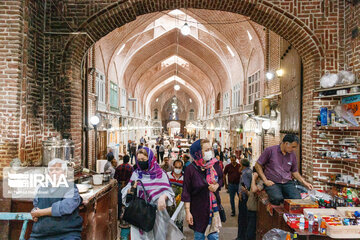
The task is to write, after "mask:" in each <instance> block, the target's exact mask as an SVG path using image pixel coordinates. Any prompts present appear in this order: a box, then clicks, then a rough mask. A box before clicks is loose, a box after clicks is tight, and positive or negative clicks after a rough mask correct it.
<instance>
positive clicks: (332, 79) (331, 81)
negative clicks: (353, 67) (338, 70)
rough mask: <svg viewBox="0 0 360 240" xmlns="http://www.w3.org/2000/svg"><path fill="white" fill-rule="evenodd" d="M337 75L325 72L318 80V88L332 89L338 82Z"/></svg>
mask: <svg viewBox="0 0 360 240" xmlns="http://www.w3.org/2000/svg"><path fill="white" fill-rule="evenodd" d="M338 79H339V78H338V75H337V74H334V73H332V74H330V73H329V72H326V73H325V75H324V76H322V77H321V79H320V86H321V87H322V88H331V87H334V86H335V85H336V84H337V82H338Z"/></svg>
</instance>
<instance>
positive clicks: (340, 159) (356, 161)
mask: <svg viewBox="0 0 360 240" xmlns="http://www.w3.org/2000/svg"><path fill="white" fill-rule="evenodd" d="M320 159H326V160H331V161H338V162H349V163H359V161H358V160H357V159H356V158H332V157H320Z"/></svg>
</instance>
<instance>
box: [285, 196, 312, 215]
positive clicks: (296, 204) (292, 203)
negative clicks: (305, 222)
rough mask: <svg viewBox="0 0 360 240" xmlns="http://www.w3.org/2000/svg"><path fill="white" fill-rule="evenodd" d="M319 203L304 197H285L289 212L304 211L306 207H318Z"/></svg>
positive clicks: (286, 207)
mask: <svg viewBox="0 0 360 240" xmlns="http://www.w3.org/2000/svg"><path fill="white" fill-rule="evenodd" d="M318 207H319V205H318V204H317V203H316V202H313V201H311V200H304V199H285V201H284V208H285V209H286V210H287V211H288V212H289V213H300V214H302V213H303V209H304V208H318Z"/></svg>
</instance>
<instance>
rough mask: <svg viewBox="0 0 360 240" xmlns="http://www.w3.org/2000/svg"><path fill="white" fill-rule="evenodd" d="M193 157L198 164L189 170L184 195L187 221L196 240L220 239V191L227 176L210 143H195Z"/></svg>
mask: <svg viewBox="0 0 360 240" xmlns="http://www.w3.org/2000/svg"><path fill="white" fill-rule="evenodd" d="M190 154H191V156H192V158H193V159H194V161H193V162H192V163H191V164H190V165H189V166H188V167H186V168H185V173H184V187H183V193H182V196H181V198H182V201H183V202H184V203H185V213H186V221H187V223H188V224H189V227H190V228H191V229H192V230H194V239H195V240H204V239H205V237H207V239H208V240H218V239H219V231H220V228H221V220H220V215H219V209H218V206H219V205H220V204H221V199H220V196H219V191H220V189H221V187H222V186H223V173H222V170H221V168H220V166H219V162H218V160H217V159H216V158H214V154H213V149H212V147H211V144H210V141H209V140H207V139H201V140H197V141H196V142H194V143H193V144H192V145H191V147H190ZM205 181H206V182H205Z"/></svg>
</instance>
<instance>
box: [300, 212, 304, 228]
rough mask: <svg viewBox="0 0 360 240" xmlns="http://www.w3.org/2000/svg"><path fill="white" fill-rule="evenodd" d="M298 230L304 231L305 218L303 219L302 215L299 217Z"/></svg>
mask: <svg viewBox="0 0 360 240" xmlns="http://www.w3.org/2000/svg"><path fill="white" fill-rule="evenodd" d="M299 229H300V230H304V229H305V217H304V215H301V217H300V224H299Z"/></svg>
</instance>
